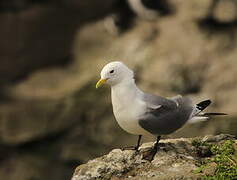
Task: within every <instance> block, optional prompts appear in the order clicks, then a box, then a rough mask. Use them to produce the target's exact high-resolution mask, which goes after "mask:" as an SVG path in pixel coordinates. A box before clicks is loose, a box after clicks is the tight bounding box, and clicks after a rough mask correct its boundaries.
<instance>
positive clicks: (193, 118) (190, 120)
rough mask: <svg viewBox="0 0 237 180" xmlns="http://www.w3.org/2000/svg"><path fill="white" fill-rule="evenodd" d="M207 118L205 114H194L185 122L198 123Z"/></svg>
mask: <svg viewBox="0 0 237 180" xmlns="http://www.w3.org/2000/svg"><path fill="white" fill-rule="evenodd" d="M207 119H209V117H206V116H194V117H192V118H191V119H189V120H188V121H187V123H189V124H194V123H199V122H203V121H206V120H207Z"/></svg>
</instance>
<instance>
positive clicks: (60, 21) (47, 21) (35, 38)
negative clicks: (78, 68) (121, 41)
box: [0, 0, 115, 86]
mask: <svg viewBox="0 0 237 180" xmlns="http://www.w3.org/2000/svg"><path fill="white" fill-rule="evenodd" d="M100 2H101V1H100V0H89V1H86V2H84V1H75V0H70V1H63V0H61V1H53V0H49V1H46V0H43V1H36V0H30V1H29V0H21V1H19V0H4V1H1V2H0V22H1V28H0V39H1V41H0V59H1V63H0V85H1V86H2V85H4V84H8V83H10V82H12V81H19V80H21V79H23V78H25V77H27V75H29V74H30V73H31V72H34V71H35V70H37V69H40V68H44V67H49V66H57V65H65V64H67V63H70V61H72V58H71V49H72V45H73V42H74V37H75V34H76V32H77V31H78V28H79V27H80V25H82V24H84V23H86V22H88V21H91V20H95V19H98V18H101V17H103V16H105V15H106V14H108V13H109V12H111V11H112V10H113V5H114V2H115V0H106V1H103V3H100ZM98 5H99V7H100V8H98ZM92 12H93V13H92Z"/></svg>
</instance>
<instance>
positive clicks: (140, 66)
mask: <svg viewBox="0 0 237 180" xmlns="http://www.w3.org/2000/svg"><path fill="white" fill-rule="evenodd" d="M118 1H119V2H120V1H122V0H118ZM118 1H117V0H104V1H103V3H101V0H86V1H85V0H84V1H83V0H58V1H55V0H43V1H37V0H31V1H28V0H21V1H17V0H2V1H0V11H1V12H0V20H1V21H0V24H1V28H0V39H1V41H0V58H1V61H0V85H1V88H0V152H1V154H0V160H1V161H0V177H1V178H0V179H10V180H11V179H15V177H18V179H19V180H25V179H37V178H38V179H46V180H47V179H66V178H67V177H69V176H71V172H72V168H73V167H74V166H75V164H78V163H82V162H86V161H88V160H89V159H93V158H95V157H97V156H98V155H100V154H104V153H106V151H107V150H108V149H111V148H114V147H120V146H122V145H128V144H130V145H131V144H132V143H134V141H135V140H136V137H134V136H131V135H128V134H126V133H125V132H123V131H122V130H121V129H120V128H119V127H118V125H117V124H116V122H115V120H114V117H113V114H112V109H111V102H110V97H109V95H110V94H109V89H108V88H101V89H98V90H95V83H96V81H97V80H98V78H99V73H100V69H101V68H102V67H103V66H104V64H106V63H108V62H109V61H111V60H121V61H124V62H125V63H126V64H127V65H128V66H130V67H131V68H132V69H134V70H135V74H136V79H137V83H138V85H139V87H140V88H141V89H143V90H145V91H148V92H151V93H154V94H159V95H162V96H172V95H176V94H183V95H190V96H191V97H192V98H193V100H194V101H195V102H198V101H201V100H204V99H207V98H210V99H212V100H213V102H214V103H213V104H212V106H211V107H210V108H208V110H209V111H217V112H225V113H228V114H229V116H227V117H225V119H223V118H219V119H213V120H212V121H209V122H205V123H200V124H196V125H192V126H188V127H184V128H183V129H182V130H180V131H178V132H176V133H175V134H172V135H170V136H171V137H190V136H197V135H204V134H219V133H230V134H237V132H236V129H237V128H236V127H237V121H236V116H237V111H236V108H235V107H236V105H237V104H236V102H237V101H236V99H237V93H236V90H237V71H236V66H237V61H236V59H237V53H236V52H237V39H236V37H237V36H236V35H237V23H236V22H237V17H236V12H237V11H236V10H235V8H236V3H235V0H226V1H217V0H206V1H200V0H189V1H186V0H167V1H166V2H167V4H168V7H169V9H170V12H172V13H168V14H166V15H163V16H157V18H155V19H153V21H146V20H144V19H140V18H136V19H135V21H134V24H132V25H130V28H129V29H127V31H125V32H123V33H121V34H111V33H109V32H111V31H110V30H111V26H110V22H111V21H110V20H111V19H110V17H111V16H109V18H108V16H107V15H109V14H110V12H113V13H114V12H115V10H114V9H116V8H117V7H116V6H117V4H116V2H118ZM104 17H106V19H104ZM108 30H109V32H108ZM92 146H93V148H92ZM55 162H57V163H55ZM52 164H56V165H55V166H53V167H52V166H51V165H52ZM59 169H60V171H59ZM9 172H11V173H9ZM29 172H30V173H29Z"/></svg>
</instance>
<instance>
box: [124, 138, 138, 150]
mask: <svg viewBox="0 0 237 180" xmlns="http://www.w3.org/2000/svg"><path fill="white" fill-rule="evenodd" d="M141 139H142V135H139V136H138V140H137V145H136V146H129V147H124V148H122V150H136V151H138V148H139V147H140V142H141Z"/></svg>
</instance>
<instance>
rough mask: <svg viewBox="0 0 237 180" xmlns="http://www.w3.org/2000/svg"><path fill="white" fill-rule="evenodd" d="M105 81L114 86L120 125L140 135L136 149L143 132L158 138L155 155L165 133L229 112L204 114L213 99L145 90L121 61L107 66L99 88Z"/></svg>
mask: <svg viewBox="0 0 237 180" xmlns="http://www.w3.org/2000/svg"><path fill="white" fill-rule="evenodd" d="M104 83H107V84H109V85H110V86H111V98H112V106H113V113H114V116H115V118H116V120H117V122H118V124H119V126H120V127H121V128H122V129H124V130H125V131H127V132H128V133H130V134H134V135H139V138H138V143H137V146H136V147H134V149H135V150H138V148H139V145H140V140H141V136H142V135H154V136H156V137H157V141H156V143H155V145H154V148H153V154H152V158H153V156H154V155H155V153H156V152H157V149H158V142H159V140H160V137H161V135H165V134H170V133H173V132H174V131H176V130H178V129H179V128H181V127H182V126H183V125H184V124H185V123H194V122H199V121H205V120H207V119H208V117H209V116H211V115H225V114H224V113H203V112H202V111H203V110H204V109H205V108H206V107H207V106H209V105H210V103H211V101H210V100H205V101H202V102H200V103H198V104H192V102H191V100H190V99H189V98H188V97H182V96H181V95H178V96H175V97H172V98H164V97H161V96H156V95H152V94H148V93H145V92H143V91H141V90H140V89H139V88H138V87H137V85H136V84H135V80H134V73H133V71H132V70H131V69H129V68H128V67H127V66H126V65H125V64H124V63H122V62H119V61H115V62H110V63H109V64H107V65H105V66H104V68H103V69H102V71H101V79H100V80H99V81H98V82H97V84H96V88H98V87H99V86H101V85H102V84H104Z"/></svg>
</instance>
